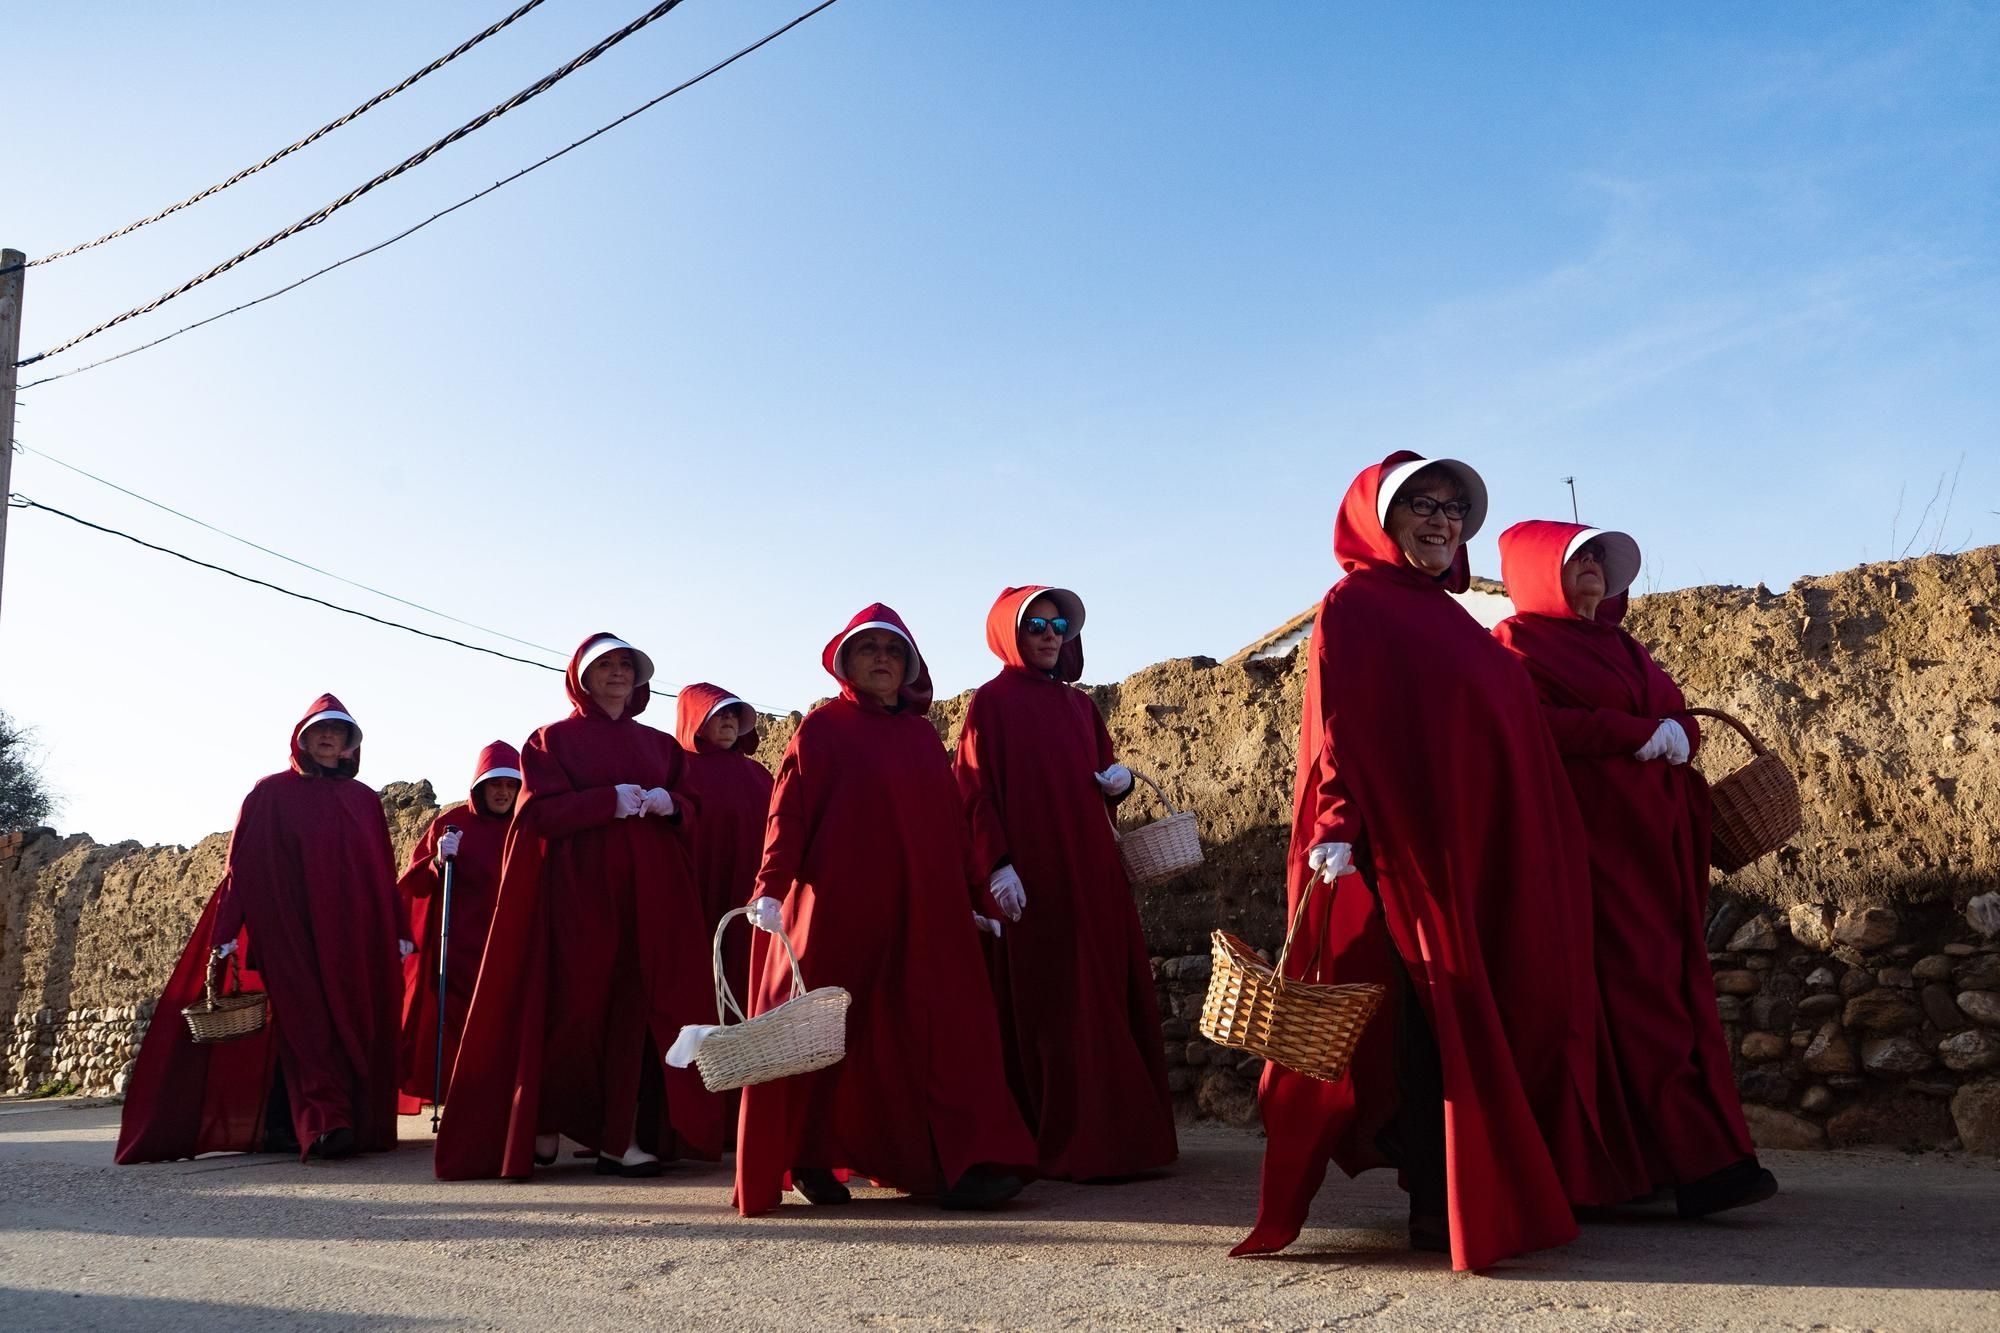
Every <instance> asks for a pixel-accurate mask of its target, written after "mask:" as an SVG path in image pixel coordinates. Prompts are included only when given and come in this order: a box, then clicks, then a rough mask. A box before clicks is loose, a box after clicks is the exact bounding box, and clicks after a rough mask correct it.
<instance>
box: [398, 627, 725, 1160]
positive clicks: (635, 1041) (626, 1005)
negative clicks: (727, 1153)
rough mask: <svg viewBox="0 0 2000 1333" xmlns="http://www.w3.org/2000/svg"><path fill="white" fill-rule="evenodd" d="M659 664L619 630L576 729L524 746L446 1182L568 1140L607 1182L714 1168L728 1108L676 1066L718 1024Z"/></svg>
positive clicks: (568, 681) (586, 676) (572, 681)
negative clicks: (678, 1162)
mask: <svg viewBox="0 0 2000 1333" xmlns="http://www.w3.org/2000/svg"><path fill="white" fill-rule="evenodd" d="M652 675H653V662H652V659H651V658H649V657H647V656H646V654H644V653H642V652H640V651H639V650H638V649H636V648H634V647H633V646H632V645H631V644H629V643H626V642H625V641H624V640H623V639H620V638H618V637H616V636H615V635H611V634H593V635H591V636H590V637H589V638H588V639H585V640H584V641H583V643H582V645H581V646H580V647H578V648H577V650H576V653H575V655H574V656H573V657H571V658H570V664H569V672H568V674H567V675H566V676H565V677H564V683H565V686H566V688H567V690H568V693H569V700H570V706H571V713H570V716H568V717H566V718H564V719H563V720H562V721H560V722H553V723H550V724H549V725H548V726H546V727H543V728H542V729H541V730H539V731H537V732H536V733H535V734H534V735H533V736H531V737H529V739H528V743H527V745H525V746H524V747H522V750H521V775H522V776H521V799H520V805H519V808H518V809H517V810H516V811H515V814H514V823H513V827H512V829H511V830H509V832H508V834H507V845H506V851H505V855H504V858H503V862H502V866H501V871H500V897H499V900H498V902H497V903H496V904H495V906H494V909H493V927H492V930H491V932H490V933H489V935H488V937H487V943H486V957H485V959H484V961H483V962H482V963H481V964H480V968H479V983H478V985H477V987H476V988H475V989H474V991H473V994H472V1012H471V1013H470V1014H469V1015H468V1016H467V1018H466V1022H465V1037H464V1040H463V1041H462V1042H461V1044H460V1046H459V1050H458V1064H457V1066H456V1067H455V1068H454V1069H453V1071H452V1098H451V1101H450V1103H449V1104H448V1105H447V1106H446V1107H445V1114H444V1125H443V1128H442V1129H441V1130H440V1132H439V1135H438V1146H437V1155H436V1167H437V1174H438V1177H439V1179H442V1180H461V1179H468V1178H484V1177H493V1176H500V1177H507V1178H511V1179H519V1178H522V1177H525V1176H526V1175H528V1173H529V1168H530V1165H531V1163H532V1164H535V1165H542V1166H547V1165H551V1164H553V1163H554V1161H555V1159H556V1151H557V1149H558V1147H559V1146H560V1138H559V1135H561V1134H567V1135H568V1136H569V1137H570V1138H572V1139H574V1140H576V1141H577V1142H578V1143H581V1144H583V1145H584V1146H585V1147H586V1148H592V1149H595V1150H596V1152H597V1170H598V1172H599V1173H600V1174H603V1175H614V1176H655V1175H658V1174H659V1173H660V1161H661V1159H662V1158H673V1157H701V1158H708V1159H711V1160H712V1159H713V1158H715V1157H717V1156H718V1155H720V1153H721V1149H722V1103H721V1101H720V1100H719V1099H718V1098H717V1097H716V1096H715V1095H714V1094H713V1093H711V1092H709V1091H708V1090H707V1089H706V1088H704V1087H702V1085H701V1079H700V1077H699V1076H697V1075H696V1074H695V1073H694V1072H693V1071H692V1070H684V1069H667V1068H665V1066H664V1065H663V1064H662V1061H661V1058H660V1056H661V1053H662V1052H663V1051H665V1050H666V1049H667V1047H668V1046H669V1045H671V1044H672V1042H673V1039H674V1036H675V1034H677V1033H678V1032H679V1031H680V1028H681V1026H682V1025H683V1024H686V1023H698V1022H702V1021H704V1019H705V1017H706V1015H708V1014H710V1013H712V1012H714V1004H715V996H714V990H713V987H712V985H711V983H710V981H709V965H708V938H707V935H706V933H705V932H704V931H703V929H702V917H701V903H700V901H699V899H698V897H697V896H696V892H695V882H694V869H693V866H692V864H691V863H690V861H689V859H688V854H687V850H686V848H685V846H684V845H683V841H682V840H683V837H684V836H685V835H686V833H687V828H686V826H687V825H688V824H689V823H690V822H691V821H692V820H693V819H694V817H695V815H694V809H693V806H694V801H693V800H692V799H691V798H690V797H689V795H688V794H687V792H686V790H685V788H684V785H683V784H684V780H685V777H686V773H687V756H686V754H684V753H683V752H682V750H681V747H680V745H679V744H678V743H677V742H675V740H674V738H673V737H672V736H669V735H666V734H665V733H664V732H659V731H655V730H653V729H652V728H651V727H648V726H645V725H643V724H642V723H640V722H639V721H638V714H639V713H641V712H643V711H644V710H645V707H646V703H647V701H648V700H649V699H650V698H651V697H652V692H651V690H650V688H649V687H648V685H647V682H648V681H649V680H650V679H651V678H652Z"/></svg>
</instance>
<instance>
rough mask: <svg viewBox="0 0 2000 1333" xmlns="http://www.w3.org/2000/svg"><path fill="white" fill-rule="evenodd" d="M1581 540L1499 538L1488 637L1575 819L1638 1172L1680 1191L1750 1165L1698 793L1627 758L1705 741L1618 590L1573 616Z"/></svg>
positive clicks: (1569, 536) (1687, 778) (1529, 535)
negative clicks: (1565, 789) (1712, 965)
mask: <svg viewBox="0 0 2000 1333" xmlns="http://www.w3.org/2000/svg"><path fill="white" fill-rule="evenodd" d="M1587 531H1589V530H1588V529H1586V528H1585V527H1583V526H1582V525H1580V524H1575V523H1555V522H1544V521H1539V520H1537V521H1530V522H1527V523H1517V524H1515V525H1514V526H1513V527H1511V528H1509V529H1508V530H1507V531H1506V532H1504V533H1502V534H1501V536H1500V568H1501V573H1502V575H1503V576H1504V577H1505V579H1506V581H1507V591H1508V593H1509V595H1511V596H1512V597H1513V599H1514V606H1515V608H1516V610H1517V611H1518V612H1519V614H1517V615H1514V616H1511V617H1509V618H1508V619H1506V620H1503V621H1501V622H1500V624H1499V626H1498V627H1497V628H1495V630H1494V631H1493V632H1494V634H1495V635H1496V636H1497V637H1498V638H1499V640H1500V642H1501V643H1503V644H1505V645H1507V647H1509V648H1510V649H1512V650H1513V651H1514V653H1515V654H1516V655H1517V656H1519V657H1520V659H1521V661H1522V662H1523V663H1525V664H1526V666H1527V668H1528V674H1529V675H1530V676H1532V677H1533V678H1534V681H1535V687H1536V689H1537V690H1538V691H1539V692H1540V695H1541V700H1542V705H1543V715H1544V716H1545V717H1547V719H1548V721H1549V728H1550V730H1551V731H1552V732H1554V734H1555V738H1556V747H1557V748H1558V749H1559V750H1561V751H1562V755H1563V766H1564V767H1565V768H1566V769H1567V770H1568V772H1569V778H1570V785H1571V788H1572V789H1573V790H1574V791H1575V793H1576V801H1577V805H1578V807H1579V808H1580V809H1581V811H1582V813H1583V826H1584V831H1585V833H1586V835H1587V837H1588V845H1589V851H1590V875H1591V882H1592V885H1593V887H1594V889H1595V893H1596V900H1597V901H1596V940H1597V982H1598V989H1599V991H1600V992H1601V993H1602V995H1603V997H1604V1009H1605V1015H1606V1018H1607V1020H1608V1022H1609V1024H1610V1029H1611V1036H1612V1045H1613V1048H1614V1049H1615V1050H1616V1052H1617V1059H1618V1067H1619V1071H1620V1073H1621V1074H1622V1075H1623V1078H1624V1082H1625V1087H1626V1094H1627V1098H1628V1100H1629V1102H1630V1105H1631V1107H1632V1111H1633V1115H1634V1118H1635V1120H1636V1121H1637V1122H1638V1128H1639V1131H1640V1133H1639V1142H1640V1145H1641V1147H1642V1148H1643V1150H1644V1151H1645V1155H1646V1163H1647V1167H1648V1170H1649V1171H1650V1173H1651V1176H1652V1179H1653V1181H1654V1182H1655V1183H1657V1184H1677V1185H1678V1184H1687V1183H1689V1182H1691V1181H1694V1180H1698V1179H1700V1178H1701V1177H1703V1176H1706V1175H1709V1174H1710V1173H1712V1172H1715V1171H1719V1170H1721V1169H1722V1168H1723V1167H1726V1166H1729V1165H1732V1164H1733V1163H1736V1162H1739V1161H1742V1160H1743V1159H1744V1158H1746V1157H1749V1156H1750V1155H1751V1154H1752V1152H1753V1148H1752V1145H1751V1142H1750V1132H1749V1129H1748V1127H1747V1126H1746V1125H1745V1124H1744V1122H1743V1108H1742V1105H1741V1103H1740V1102H1739V1101H1738V1099H1737V1093H1736V1081H1735V1078H1734V1077H1733V1075H1732V1074H1731V1071H1730V1060H1729V1047H1728V1043H1727V1042H1726V1041H1725V1040H1724V1038H1723V1034H1722V1022H1721V1019H1720V1018H1719V1017H1718V1016H1717V1015H1716V1010H1715V981H1714V978H1713V976H1712V975H1711V974H1710V972H1709V966H1708V945H1707V942H1706V938H1705V933H1704V925H1705V922H1706V913H1707V906H1708V846H1709V805H1708V783H1707V782H1706V781H1704V780H1703V778H1702V776H1701V774H1700V773H1699V772H1698V771H1696V769H1695V768H1694V767H1693V766H1692V765H1689V764H1669V763H1667V762H1666V761H1665V760H1664V759H1655V760H1649V761H1647V762H1644V763H1641V762H1640V761H1639V760H1637V759H1634V758H1633V757H1632V756H1633V753H1634V752H1635V751H1637V750H1638V749H1639V748H1640V747H1641V746H1643V745H1644V744H1645V743H1646V742H1647V741H1648V740H1649V739H1650V738H1651V737H1652V734H1653V731H1654V729H1655V728H1656V727H1658V726H1659V724H1660V722H1661V720H1662V719H1665V718H1672V719H1674V720H1675V721H1677V722H1679V723H1680V724H1681V726H1682V728H1683V729H1685V730H1686V732H1687V734H1688V740H1689V743H1690V745H1691V746H1693V747H1696V748H1698V747H1699V746H1700V744H1701V729H1700V727H1699V726H1698V725H1697V724H1696V723H1695V720H1694V718H1692V717H1690V716H1689V715H1688V713H1687V712H1686V708H1687V701H1686V699H1684V698H1683V697H1682V695H1681V691H1680V687H1679V686H1678V685H1676V684H1674V681H1673V678H1672V677H1670V676H1668V675H1667V673H1666V672H1665V671H1662V670H1661V669H1660V667H1659V664H1658V663H1656V662H1654V661H1653V658H1652V655H1651V654H1649V653H1648V652H1647V651H1646V650H1645V648H1644V647H1643V646H1642V645H1641V644H1640V643H1639V641H1638V640H1637V639H1634V638H1633V637H1632V636H1631V635H1630V634H1627V633H1626V632H1625V630H1624V629H1623V628H1621V626H1620V624H1619V622H1620V621H1621V620H1623V618H1624V613H1625V605H1626V602H1625V597H1624V596H1623V590H1622V589H1621V590H1620V591H1619V594H1618V595H1615V596H1613V597H1611V598H1608V599H1606V600H1605V601H1604V602H1602V603H1601V604H1600V605H1599V606H1598V608H1597V616H1596V619H1594V620H1585V619H1583V618H1582V617H1581V616H1579V615H1577V614H1576V613H1575V612H1574V611H1572V610H1570V608H1569V604H1568V602H1567V600H1566V599H1565V598H1564V596H1563V590H1562V566H1563V559H1564V556H1565V554H1566V553H1567V551H1568V549H1569V546H1570V543H1571V542H1572V540H1573V539H1574V538H1575V537H1577V536H1578V535H1579V534H1582V533H1585V532H1587Z"/></svg>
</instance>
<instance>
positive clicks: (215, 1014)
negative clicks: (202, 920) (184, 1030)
mask: <svg viewBox="0 0 2000 1333" xmlns="http://www.w3.org/2000/svg"><path fill="white" fill-rule="evenodd" d="M227 971H228V975H229V989H228V990H227V991H226V992H225V993H223V994H221V995H217V994H216V993H215V967H214V965H213V964H212V963H211V964H210V966H209V969H208V987H207V989H208V993H207V995H206V996H205V997H204V998H203V1002H202V1003H200V1004H190V1005H185V1006H183V1007H182V1009H181V1017H182V1018H184V1019H186V1020H187V1025H188V1035H189V1036H191V1037H193V1038H194V1040H195V1041H196V1042H197V1043H198V1044H200V1045H203V1046H207V1045H210V1044H212V1043H214V1042H221V1041H235V1040H237V1039H238V1038H240V1037H247V1036H249V1035H251V1034H252V1033H254V1032H259V1031H261V1030H262V1029H263V1027H264V1020H265V1018H266V1017H267V1016H268V1015H269V1014H270V1008H271V997H270V996H268V995H266V994H265V993H264V992H263V991H260V990H252V991H246V990H244V989H243V978H242V977H241V976H240V975H239V974H238V973H237V970H236V955H235V954H230V955H229V959H228V964H227Z"/></svg>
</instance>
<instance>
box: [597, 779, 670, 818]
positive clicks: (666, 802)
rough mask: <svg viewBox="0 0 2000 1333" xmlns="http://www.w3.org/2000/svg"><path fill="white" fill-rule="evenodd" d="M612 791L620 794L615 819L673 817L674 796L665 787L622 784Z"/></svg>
mask: <svg viewBox="0 0 2000 1333" xmlns="http://www.w3.org/2000/svg"><path fill="white" fill-rule="evenodd" d="M612 790H613V791H615V792H617V793H618V805H617V808H616V809H615V810H613V811H612V817H613V818H615V819H630V818H631V817H632V816H634V815H665V816H666V817H667V818H669V819H671V818H672V817H673V813H674V794H673V793H672V792H670V791H668V790H667V789H666V788H665V787H641V786H640V785H639V784H638V783H636V782H621V783H619V784H618V785H617V786H616V787H614V788H612Z"/></svg>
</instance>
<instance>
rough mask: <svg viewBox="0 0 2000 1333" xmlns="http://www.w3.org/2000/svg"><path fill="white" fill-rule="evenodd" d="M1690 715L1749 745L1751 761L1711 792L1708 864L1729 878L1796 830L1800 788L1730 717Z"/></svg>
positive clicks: (1707, 712)
mask: <svg viewBox="0 0 2000 1333" xmlns="http://www.w3.org/2000/svg"><path fill="white" fill-rule="evenodd" d="M1688 712H1690V713H1692V714H1694V715H1695V716H1696V717H1712V718H1714V719H1715V720H1716V721H1718V722H1725V723H1727V724H1729V725H1730V726H1731V727H1733V728H1735V729H1736V732H1737V734H1738V735H1740V736H1742V737H1743V739H1744V740H1745V741H1747V742H1749V745H1750V762H1749V763H1747V764H1745V765H1743V767H1741V768H1739V769H1737V770H1736V771H1735V772H1734V773H1731V774H1730V775H1729V776H1728V777H1725V778H1723V779H1721V780H1720V781H1718V782H1716V783H1715V784H1714V785H1712V786H1711V787H1710V788H1709V798H1710V802H1711V804H1712V806H1713V807H1714V842H1713V845H1712V846H1711V848H1710V851H1709V863H1710V864H1711V865H1713V866H1714V867H1715V868H1716V869H1717V870H1720V871H1721V872H1722V873H1723V874H1725V875H1727V874H1730V873H1732V872H1734V871H1737V870H1741V869H1742V868H1743V867H1744V866H1747V865H1749V864H1750V863H1751V862H1752V861H1755V860H1756V859H1757V858H1758V857H1760V856H1765V855H1768V854H1769V853H1771V852H1775V851H1777V850H1778V848H1780V847H1782V846H1784V845H1785V843H1786V841H1787V840H1789V839H1790V838H1791V836H1792V835H1793V834H1794V833H1797V832H1798V831H1799V824H1800V822H1801V815H1800V812H1799V784H1798V781H1797V780H1796V779H1795V778H1793V777H1792V771H1791V770H1790V769H1788V768H1786V767H1785V764H1784V761H1783V760H1781V759H1779V758H1778V756H1776V755H1774V754H1772V753H1771V752H1770V751H1769V750H1767V749H1765V748H1764V746H1763V743H1762V742H1760V741H1759V740H1758V739H1757V738H1756V737H1755V736H1753V735H1751V734H1750V728H1748V727H1746V726H1744V725H1743V724H1742V723H1741V722H1738V721H1737V720H1736V719H1735V718H1733V717H1731V716H1730V715H1729V714H1727V713H1723V712H1718V711H1717V710H1715V709H1713V708H1690V709H1688Z"/></svg>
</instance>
